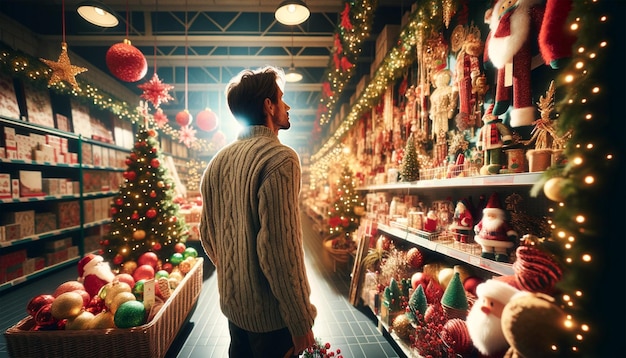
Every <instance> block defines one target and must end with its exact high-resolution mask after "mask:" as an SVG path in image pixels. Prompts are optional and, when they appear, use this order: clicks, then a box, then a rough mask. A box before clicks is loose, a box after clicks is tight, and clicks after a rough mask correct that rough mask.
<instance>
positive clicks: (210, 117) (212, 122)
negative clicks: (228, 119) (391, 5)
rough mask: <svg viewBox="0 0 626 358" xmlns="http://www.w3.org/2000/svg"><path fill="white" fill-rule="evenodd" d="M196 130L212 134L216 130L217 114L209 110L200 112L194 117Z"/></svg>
mask: <svg viewBox="0 0 626 358" xmlns="http://www.w3.org/2000/svg"><path fill="white" fill-rule="evenodd" d="M196 124H197V125H198V128H200V129H202V130H203V131H205V132H212V131H214V130H215V128H217V114H216V113H215V112H213V111H212V110H211V109H210V108H207V109H205V110H203V111H200V113H198V115H197V116H196Z"/></svg>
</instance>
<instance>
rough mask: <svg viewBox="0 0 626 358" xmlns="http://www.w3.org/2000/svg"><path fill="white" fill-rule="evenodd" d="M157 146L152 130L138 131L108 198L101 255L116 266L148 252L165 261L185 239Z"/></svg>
mask: <svg viewBox="0 0 626 358" xmlns="http://www.w3.org/2000/svg"><path fill="white" fill-rule="evenodd" d="M158 145H159V142H158V140H157V137H156V133H155V132H154V130H152V129H149V128H145V127H141V128H140V130H139V131H138V133H137V135H136V142H135V146H134V147H133V151H132V153H131V154H130V155H129V156H128V160H127V161H126V163H127V164H128V168H127V170H126V171H125V172H124V178H125V180H124V183H123V184H122V185H121V186H120V190H119V193H118V194H117V196H116V197H115V198H114V199H113V200H112V206H111V212H112V214H113V215H112V222H111V230H110V232H109V234H108V235H106V237H105V238H104V240H103V241H102V242H101V244H102V250H103V256H104V257H106V258H107V259H108V260H107V261H112V262H113V266H114V268H117V269H120V268H121V264H122V263H123V262H128V261H138V259H139V258H140V257H141V256H142V255H143V254H145V253H146V252H154V253H155V254H156V255H157V256H158V257H159V258H160V259H161V260H162V261H163V262H167V260H168V259H169V258H170V257H171V255H172V253H174V247H175V245H176V244H177V243H181V242H185V241H186V239H187V237H188V234H189V231H188V227H187V225H186V223H185V221H184V219H183V218H182V217H179V216H180V215H181V214H180V212H179V209H180V208H179V205H178V204H177V203H175V202H174V196H175V191H174V183H173V179H172V178H171V176H170V173H169V171H168V169H167V167H166V166H164V165H161V163H164V159H163V155H162V153H161V151H160V150H159V148H158ZM181 261H182V260H181ZM178 263H180V262H178ZM178 263H177V264H178Z"/></svg>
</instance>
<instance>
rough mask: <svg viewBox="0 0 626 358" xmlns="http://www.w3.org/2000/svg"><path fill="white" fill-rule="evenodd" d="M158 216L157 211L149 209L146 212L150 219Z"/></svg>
mask: <svg viewBox="0 0 626 358" xmlns="http://www.w3.org/2000/svg"><path fill="white" fill-rule="evenodd" d="M156 215H157V211H156V210H155V209H148V211H146V216H147V217H148V218H150V219H153V218H154V217H156Z"/></svg>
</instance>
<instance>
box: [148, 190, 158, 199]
mask: <svg viewBox="0 0 626 358" xmlns="http://www.w3.org/2000/svg"><path fill="white" fill-rule="evenodd" d="M156 196H157V193H156V191H154V190H152V191H151V192H150V197H151V198H152V199H154V198H156Z"/></svg>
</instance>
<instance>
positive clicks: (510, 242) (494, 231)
mask: <svg viewBox="0 0 626 358" xmlns="http://www.w3.org/2000/svg"><path fill="white" fill-rule="evenodd" d="M474 232H475V234H476V235H475V236H474V240H475V241H476V243H478V244H479V245H480V247H481V248H482V254H481V257H483V258H486V259H489V260H495V261H498V262H509V252H508V250H509V249H510V248H512V247H513V246H514V245H515V240H516V239H517V233H516V232H515V231H514V230H513V229H512V228H511V226H510V225H509V223H508V222H507V221H506V212H505V211H504V210H503V209H502V208H501V207H500V200H499V199H498V195H497V194H496V193H493V194H492V195H491V197H490V198H489V201H488V202H487V205H486V206H485V208H484V209H483V217H482V219H481V220H480V221H479V222H478V224H476V226H474Z"/></svg>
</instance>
